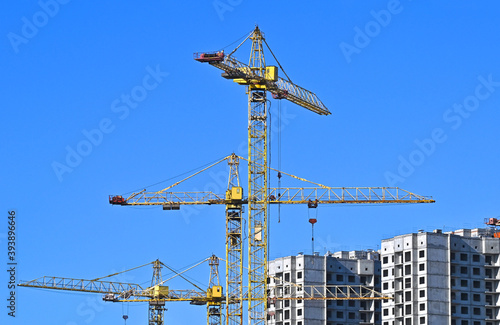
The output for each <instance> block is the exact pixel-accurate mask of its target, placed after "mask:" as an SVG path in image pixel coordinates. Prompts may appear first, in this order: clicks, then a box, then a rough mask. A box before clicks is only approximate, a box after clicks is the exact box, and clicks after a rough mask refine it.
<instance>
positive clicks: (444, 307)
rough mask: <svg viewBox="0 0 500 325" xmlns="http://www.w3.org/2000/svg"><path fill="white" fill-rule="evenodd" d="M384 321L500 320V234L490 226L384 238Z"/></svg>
mask: <svg viewBox="0 0 500 325" xmlns="http://www.w3.org/2000/svg"><path fill="white" fill-rule="evenodd" d="M380 253H381V268H382V293H384V294H388V295H393V297H394V300H389V301H384V302H383V303H382V325H403V324H404V325H414V324H447V325H500V314H499V310H500V302H499V299H498V298H499V295H500V287H499V281H500V274H499V272H498V271H499V267H500V261H499V256H500V239H498V238H493V236H492V231H491V230H490V229H472V230H470V229H461V230H457V231H455V232H450V233H442V232H441V231H440V230H435V231H434V232H431V233H430V232H423V231H419V232H418V233H413V234H407V235H401V236H396V237H394V238H390V239H386V240H383V241H382V246H381V251H380Z"/></svg>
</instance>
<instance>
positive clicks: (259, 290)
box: [247, 27, 268, 324]
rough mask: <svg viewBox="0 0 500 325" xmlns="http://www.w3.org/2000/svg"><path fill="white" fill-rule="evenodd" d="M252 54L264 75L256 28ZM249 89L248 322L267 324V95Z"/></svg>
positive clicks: (254, 68)
mask: <svg viewBox="0 0 500 325" xmlns="http://www.w3.org/2000/svg"><path fill="white" fill-rule="evenodd" d="M250 39H251V40H252V50H251V53H250V62H249V67H250V69H251V72H252V73H253V74H255V75H257V76H259V77H261V78H264V77H265V69H266V62H265V59H264V52H263V48H262V40H263V35H262V33H261V31H260V29H259V28H258V27H256V28H255V30H254V32H253V35H252V36H250ZM247 92H248V160H249V163H248V196H249V200H248V286H249V288H248V324H264V322H265V319H266V315H265V312H266V309H267V306H266V305H267V299H266V290H267V207H268V202H267V197H268V195H267V188H268V186H267V174H268V173H267V98H266V85H265V83H261V82H258V81H257V80H256V82H254V83H252V84H250V85H248V86H247Z"/></svg>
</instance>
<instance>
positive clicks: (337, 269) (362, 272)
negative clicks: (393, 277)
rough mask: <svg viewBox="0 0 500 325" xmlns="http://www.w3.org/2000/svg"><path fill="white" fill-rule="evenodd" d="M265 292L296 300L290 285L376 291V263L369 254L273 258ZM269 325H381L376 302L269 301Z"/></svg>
mask: <svg viewBox="0 0 500 325" xmlns="http://www.w3.org/2000/svg"><path fill="white" fill-rule="evenodd" d="M268 269H269V280H268V283H269V284H268V286H269V289H270V290H271V291H272V290H276V289H277V288H276V287H277V286H278V288H281V289H279V290H284V292H283V293H280V295H281V294H284V295H285V296H286V295H287V294H288V295H290V293H291V294H292V296H299V297H300V292H295V291H294V288H293V285H288V284H287V283H296V284H299V285H302V286H304V287H307V286H311V285H313V286H318V287H325V286H327V285H364V286H366V287H370V288H371V289H374V290H376V291H380V259H379V254H378V253H377V252H373V251H351V252H337V253H333V254H331V253H327V254H326V255H325V256H319V255H303V254H298V255H297V256H287V257H282V258H277V259H275V260H272V261H270V262H269V268H268ZM269 309H270V312H269V315H268V320H267V324H269V325H320V324H321V325H354V324H356V325H358V324H367V325H368V324H381V317H380V301H373V300H372V301H369V300H364V301H359V300H350V301H349V300H336V301H334V300H315V301H313V300H301V299H290V300H272V298H271V303H270V308H269Z"/></svg>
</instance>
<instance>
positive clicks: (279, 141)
mask: <svg viewBox="0 0 500 325" xmlns="http://www.w3.org/2000/svg"><path fill="white" fill-rule="evenodd" d="M281 122H282V121H281V100H279V101H278V170H281V132H282V127H281ZM280 196H281V172H278V200H279V198H280ZM280 222H281V203H279V201H278V223H280Z"/></svg>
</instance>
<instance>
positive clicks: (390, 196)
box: [109, 154, 434, 325]
mask: <svg viewBox="0 0 500 325" xmlns="http://www.w3.org/2000/svg"><path fill="white" fill-rule="evenodd" d="M240 160H245V161H247V163H248V164H250V162H249V160H247V159H245V158H243V157H240V156H237V155H235V154H232V155H230V156H227V157H225V158H223V159H221V160H219V161H217V162H215V163H213V164H211V165H210V166H208V167H206V168H204V169H202V170H200V171H198V172H196V173H194V174H193V175H190V176H188V177H186V178H184V179H182V180H181V181H179V182H176V183H174V184H173V185H171V186H168V187H166V188H165V189H163V190H160V191H156V192H147V191H146V190H143V191H140V192H137V193H133V194H131V195H130V196H129V197H127V198H125V197H123V196H121V195H115V196H110V197H109V203H110V204H113V205H122V206H151V205H159V206H162V207H163V209H164V210H178V209H180V207H181V205H187V206H190V205H220V204H223V205H225V206H226V292H227V293H226V296H225V304H226V324H228V325H229V324H231V325H234V324H243V301H248V303H249V304H250V302H251V301H252V300H255V299H256V297H255V291H254V296H252V295H251V294H252V293H251V292H252V291H251V290H252V285H254V283H252V282H250V281H249V284H248V288H247V290H244V285H243V284H244V283H243V268H244V267H243V240H242V235H243V231H242V225H243V217H242V206H243V205H251V204H252V201H253V200H254V197H252V196H245V195H244V194H243V188H242V187H241V186H240V182H239V172H238V166H239V162H240ZM224 161H227V163H228V165H229V170H230V172H229V182H228V189H227V191H226V193H225V194H220V193H213V192H211V191H203V192H172V191H171V190H172V188H173V187H175V186H178V185H180V184H181V183H183V182H185V181H187V180H188V179H191V178H192V177H194V176H196V175H199V174H200V173H202V172H204V171H206V170H208V169H210V168H213V167H214V166H216V165H218V164H220V163H222V162H224ZM254 164H255V163H254ZM268 168H269V169H271V170H274V171H277V170H275V169H274V168H271V167H268ZM266 170H267V169H266ZM278 172H279V171H278ZM266 173H267V171H266ZM280 173H281V174H282V175H284V176H287V177H289V178H293V179H296V180H300V181H303V182H308V183H310V184H312V185H313V186H309V187H280V188H268V189H267V190H266V197H265V201H266V204H304V205H307V206H308V207H309V208H316V207H317V206H318V205H320V204H394V203H433V202H434V200H433V199H432V198H430V197H425V196H421V195H417V194H414V193H411V192H408V191H405V190H403V189H400V188H398V187H330V186H326V185H322V184H319V183H314V182H311V181H308V180H306V179H303V178H300V177H297V176H294V175H292V174H289V173H285V172H280ZM264 229H265V225H261V226H260V227H259V226H255V227H254V231H255V234H254V240H255V241H256V242H258V243H262V245H264V243H265V245H266V246H265V248H266V250H267V241H266V242H264V240H265V238H267V237H266V235H267V234H266V233H265V232H264ZM249 245H250V244H249ZM266 261H267V260H266ZM264 270H265V271H266V274H265V277H264V279H263V281H264V283H263V284H262V285H263V288H264V290H265V291H264V293H263V294H262V295H263V297H262V298H260V299H261V302H262V304H263V305H264V307H265V308H266V310H267V303H268V298H269V297H271V296H272V297H273V299H281V298H280V296H279V294H276V293H269V292H268V288H267V264H266V265H265V266H264ZM249 273H250V272H249ZM251 274H252V275H253V276H254V277H255V276H256V275H255V274H254V273H251ZM254 280H255V278H254ZM358 289H359V290H361V291H367V290H368V289H360V288H358ZM309 290H310V292H311V293H312V296H310V297H308V296H307V295H305V294H304V293H307V292H308V291H307V290H299V291H297V292H294V293H293V294H294V295H295V294H296V293H298V292H302V295H297V296H296V298H297V299H301V298H302V299H304V300H307V299H311V300H318V299H388V298H387V297H383V296H382V295H380V294H370V295H362V293H361V292H360V293H359V294H358V297H357V298H356V295H355V294H352V295H349V296H331V292H337V291H336V290H337V289H331V290H330V289H328V288H327V287H324V286H323V287H319V286H318V287H315V288H309ZM338 290H339V292H353V289H352V287H349V288H348V289H346V288H340V289H338ZM354 291H356V290H354ZM320 292H323V295H320V294H319V293H320ZM368 292H370V293H373V292H372V291H370V290H368ZM314 293H316V295H314ZM270 294H271V295H270ZM288 297H290V296H288ZM377 297H378V298H377ZM283 299H285V298H283ZM286 299H289V298H286ZM249 307H250V306H249ZM264 317H265V315H264ZM250 319H251V321H255V320H256V319H255V315H253V316H251V317H250ZM263 321H265V319H263Z"/></svg>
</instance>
